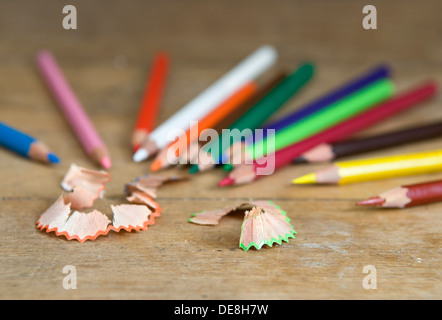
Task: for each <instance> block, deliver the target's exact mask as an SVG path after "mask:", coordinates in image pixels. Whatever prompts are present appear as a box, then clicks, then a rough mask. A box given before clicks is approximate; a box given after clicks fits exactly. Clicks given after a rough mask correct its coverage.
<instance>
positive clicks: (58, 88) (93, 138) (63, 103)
mask: <svg viewBox="0 0 442 320" xmlns="http://www.w3.org/2000/svg"><path fill="white" fill-rule="evenodd" d="M37 66H38V69H39V70H40V72H41V74H42V76H43V78H44V80H45V81H46V84H47V86H48V87H49V89H50V91H51V92H52V94H53V95H54V97H55V100H56V101H57V102H58V105H59V106H60V109H61V111H62V112H63V114H64V116H65V117H66V119H67V121H68V122H69V124H70V126H71V127H72V130H74V132H75V134H76V135H77V138H78V140H80V142H81V144H82V145H83V148H84V149H85V150H86V153H87V154H88V155H89V156H90V157H91V159H92V160H94V161H95V162H97V163H98V164H100V165H101V166H102V167H104V168H106V169H109V168H110V167H111V161H110V158H109V154H108V151H107V148H106V146H105V145H104V143H103V141H102V140H101V138H100V136H99V135H98V133H97V131H96V130H95V128H94V126H93V124H92V122H91V120H90V119H89V117H88V116H87V114H86V112H85V111H84V109H83V107H82V105H81V103H80V101H78V99H77V97H76V96H75V94H74V92H73V91H72V89H71V87H70V86H69V83H68V82H67V80H66V78H65V77H64V75H63V73H62V72H61V70H60V67H59V66H58V64H57V62H56V61H55V59H54V57H53V56H52V54H51V53H50V52H48V51H42V52H40V53H39V54H38V55H37Z"/></svg>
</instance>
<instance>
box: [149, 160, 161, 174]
mask: <svg viewBox="0 0 442 320" xmlns="http://www.w3.org/2000/svg"><path fill="white" fill-rule="evenodd" d="M162 168H163V163H162V162H161V160H159V159H158V160H155V161H154V162H153V163H152V165H151V166H150V170H151V171H158V170H161V169H162Z"/></svg>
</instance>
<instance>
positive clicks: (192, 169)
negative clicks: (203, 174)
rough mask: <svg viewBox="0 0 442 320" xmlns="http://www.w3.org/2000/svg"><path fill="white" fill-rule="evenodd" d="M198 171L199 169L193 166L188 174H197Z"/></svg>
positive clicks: (195, 165)
mask: <svg viewBox="0 0 442 320" xmlns="http://www.w3.org/2000/svg"><path fill="white" fill-rule="evenodd" d="M198 171H199V169H198V165H197V164H194V165H193V166H191V167H190V169H189V173H191V174H194V173H197V172H198Z"/></svg>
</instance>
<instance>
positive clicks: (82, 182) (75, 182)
mask: <svg viewBox="0 0 442 320" xmlns="http://www.w3.org/2000/svg"><path fill="white" fill-rule="evenodd" d="M109 181H110V175H109V173H107V172H105V171H96V170H90V169H86V168H82V167H79V166H77V165H75V164H72V165H71V167H70V168H69V170H68V172H67V173H66V175H65V177H64V179H63V181H62V182H61V186H62V188H63V189H64V190H65V191H67V192H70V193H69V194H67V195H66V199H65V201H68V202H70V203H71V207H72V208H73V209H76V210H81V209H83V208H90V207H92V206H93V204H94V202H95V200H96V199H98V198H102V196H103V194H104V190H105V189H106V186H105V183H107V182H109Z"/></svg>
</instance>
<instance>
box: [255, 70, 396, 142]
mask: <svg viewBox="0 0 442 320" xmlns="http://www.w3.org/2000/svg"><path fill="white" fill-rule="evenodd" d="M390 75H391V70H390V68H389V67H388V66H384V65H379V66H377V67H375V68H373V69H371V70H369V71H368V72H366V73H364V74H363V75H361V76H359V77H358V78H356V79H352V80H351V81H349V82H347V83H345V84H344V85H342V86H341V87H339V88H337V89H335V90H333V91H331V92H328V93H326V94H324V95H323V96H321V97H320V98H318V99H315V100H314V101H312V102H310V103H308V104H306V105H305V106H303V107H301V108H298V109H296V110H295V111H294V112H292V113H290V114H288V115H286V116H284V117H283V118H281V119H279V120H276V121H274V122H272V123H270V124H268V125H266V126H264V127H263V137H264V138H265V137H266V136H267V131H268V130H269V129H274V130H275V131H278V130H281V129H283V128H285V127H287V126H290V125H292V124H293V123H295V122H297V121H299V120H301V119H304V118H306V117H308V116H309V115H311V114H313V113H316V112H318V111H320V110H322V109H324V108H326V107H327V106H329V105H331V104H332V103H335V102H336V101H339V100H341V99H342V98H344V97H346V96H348V95H350V94H352V93H354V92H356V91H358V90H360V89H362V88H363V87H365V86H367V85H369V84H372V83H373V82H376V81H377V80H380V79H383V78H387V77H389V76H390ZM253 141H255V139H254V140H253Z"/></svg>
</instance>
